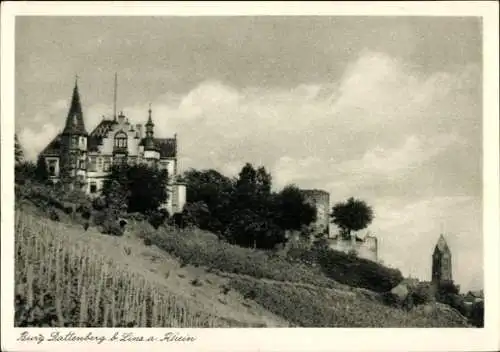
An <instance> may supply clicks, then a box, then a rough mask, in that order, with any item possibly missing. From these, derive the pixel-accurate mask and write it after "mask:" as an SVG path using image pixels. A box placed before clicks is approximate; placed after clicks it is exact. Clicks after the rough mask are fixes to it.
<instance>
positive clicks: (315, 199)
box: [302, 189, 330, 235]
mask: <svg viewBox="0 0 500 352" xmlns="http://www.w3.org/2000/svg"><path fill="white" fill-rule="evenodd" d="M302 193H303V194H304V197H305V199H306V201H307V202H308V203H309V204H311V205H313V206H314V207H315V208H316V211H317V218H316V221H315V222H314V223H313V224H312V229H313V232H314V234H320V233H325V234H326V235H328V233H329V230H330V194H329V193H328V192H325V191H322V190H317V189H311V190H303V191H302Z"/></svg>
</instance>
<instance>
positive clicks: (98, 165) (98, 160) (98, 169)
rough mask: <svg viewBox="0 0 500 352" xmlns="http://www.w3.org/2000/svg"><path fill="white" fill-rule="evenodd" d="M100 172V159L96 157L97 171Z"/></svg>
mask: <svg viewBox="0 0 500 352" xmlns="http://www.w3.org/2000/svg"><path fill="white" fill-rule="evenodd" d="M101 170H102V158H101V157H98V158H97V171H101Z"/></svg>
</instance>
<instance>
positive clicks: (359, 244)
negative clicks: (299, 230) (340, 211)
mask: <svg viewBox="0 0 500 352" xmlns="http://www.w3.org/2000/svg"><path fill="white" fill-rule="evenodd" d="M302 193H303V195H304V197H305V200H306V202H308V203H309V204H311V205H312V206H314V207H315V208H316V221H315V222H314V223H312V224H311V229H312V233H313V235H316V236H317V235H321V234H324V235H325V237H326V240H327V243H328V247H330V248H331V249H333V250H336V251H340V252H344V253H349V252H352V251H354V252H355V253H356V255H357V256H358V257H359V258H364V259H368V260H371V261H374V262H377V261H378V239H377V237H375V236H373V235H371V234H367V235H366V236H363V237H361V236H360V235H359V234H358V233H354V232H353V233H352V234H351V237H350V238H349V239H344V238H342V236H331V235H330V194H329V193H328V192H326V191H323V190H318V189H307V190H302Z"/></svg>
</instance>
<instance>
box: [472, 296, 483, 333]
mask: <svg viewBox="0 0 500 352" xmlns="http://www.w3.org/2000/svg"><path fill="white" fill-rule="evenodd" d="M469 321H470V322H471V324H472V325H474V326H476V327H478V328H482V327H484V301H480V302H476V303H474V304H473V305H472V311H471V313H470V314H469Z"/></svg>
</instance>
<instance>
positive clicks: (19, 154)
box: [14, 133, 24, 165]
mask: <svg viewBox="0 0 500 352" xmlns="http://www.w3.org/2000/svg"><path fill="white" fill-rule="evenodd" d="M14 149H15V150H14V153H15V158H16V165H18V164H20V163H22V162H23V161H24V153H23V148H22V147H21V143H19V139H17V133H16V134H14Z"/></svg>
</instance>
